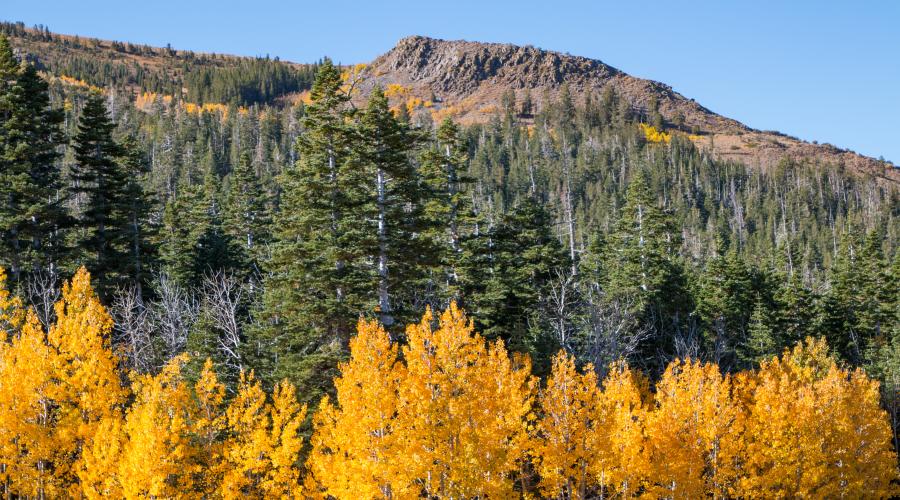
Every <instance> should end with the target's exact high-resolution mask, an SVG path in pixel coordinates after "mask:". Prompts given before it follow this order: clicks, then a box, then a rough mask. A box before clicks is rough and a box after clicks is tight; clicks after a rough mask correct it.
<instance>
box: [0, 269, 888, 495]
mask: <svg viewBox="0 0 900 500" xmlns="http://www.w3.org/2000/svg"><path fill="white" fill-rule="evenodd" d="M3 281H5V275H4V274H3V273H2V272H0V285H2V282H3ZM55 309H56V319H55V322H54V323H53V324H52V325H50V326H49V328H46V329H45V328H44V327H43V326H42V325H41V323H40V321H39V320H38V318H37V316H36V314H35V312H34V310H33V309H26V308H25V307H24V306H23V304H22V301H21V300H20V299H18V298H16V297H14V296H11V295H10V294H9V293H8V292H7V291H6V290H5V289H4V288H3V287H2V286H0V314H2V316H0V318H2V320H3V323H2V335H3V339H2V342H0V490H2V492H3V494H4V496H6V497H20V498H21V497H26V498H27V497H35V498H45V497H62V496H67V497H75V496H84V497H87V498H106V497H124V498H138V497H141V498H143V497H148V496H150V497H176V496H177V497H197V498H235V497H238V496H240V497H249V498H268V497H281V498H302V497H305V498H395V497H396V498H413V497H415V498H420V497H425V498H449V497H453V498H458V497H463V498H485V497H504V498H505V497H512V496H528V495H540V496H541V497H544V498H593V497H597V496H601V497H605V496H621V497H638V496H642V497H644V496H650V497H658V498H675V497H689V498H696V497H706V496H713V497H731V498H740V497H747V496H749V497H781V496H784V497H806V496H811V497H843V496H847V497H851V498H859V497H866V498H888V497H891V496H892V495H896V494H897V486H896V480H897V479H898V470H897V464H896V456H895V454H894V450H893V446H892V444H891V432H890V425H889V423H888V421H887V415H886V414H885V412H884V410H882V409H881V408H880V407H879V404H878V398H879V397H878V384H877V382H874V381H872V380H871V379H870V378H869V377H868V376H867V375H866V374H865V373H864V372H863V371H862V370H860V369H857V370H853V371H848V370H846V369H843V368H841V367H840V366H839V365H838V364H837V363H836V362H835V360H834V359H833V358H832V357H830V356H829V355H828V347H827V345H826V344H825V342H824V341H822V340H813V339H812V338H809V339H806V340H805V341H803V342H801V343H799V344H798V345H797V346H796V347H794V348H793V349H787V350H785V351H784V353H783V354H782V355H781V356H779V357H773V358H769V359H766V360H763V361H762V362H761V365H760V368H759V369H758V370H752V371H742V372H739V373H735V374H733V375H722V372H721V370H720V368H719V367H718V366H716V365H715V364H714V363H704V362H701V361H697V360H692V359H684V360H675V361H673V362H671V363H670V364H669V366H668V367H667V368H666V370H665V372H664V374H663V375H662V377H661V378H660V380H659V381H658V382H657V383H656V384H655V387H654V390H651V389H650V387H651V384H650V382H649V380H648V379H647V378H646V377H645V376H644V375H642V374H641V373H640V372H639V371H637V370H633V369H631V368H630V367H629V366H628V365H627V364H626V363H625V362H623V361H618V362H615V363H612V364H611V365H609V366H608V367H606V368H604V369H603V370H601V373H604V374H605V375H603V376H602V378H601V377H599V376H598V370H595V368H594V366H592V365H590V364H588V365H586V366H585V367H584V369H583V371H579V370H578V369H577V368H576V366H575V361H574V359H573V358H572V357H571V356H570V355H568V354H566V353H565V352H563V351H560V352H559V353H558V354H557V355H555V356H554V358H553V362H552V369H551V371H550V374H549V376H548V378H547V380H546V383H543V384H542V383H540V382H539V380H538V379H537V378H535V377H534V376H533V375H532V374H531V366H530V360H529V358H528V356H521V355H515V354H514V355H512V356H510V355H509V354H508V352H507V350H506V348H505V346H504V343H503V342H502V341H496V342H486V341H485V339H484V338H483V337H481V336H480V335H478V334H477V333H474V330H473V325H472V322H471V321H470V320H469V319H467V318H466V316H465V314H464V313H463V312H462V311H461V310H460V309H458V308H457V306H456V304H454V303H451V305H450V307H449V309H447V310H446V311H444V312H443V313H442V314H441V315H440V318H435V317H434V316H432V313H431V311H430V310H429V311H428V312H426V313H425V315H424V316H423V317H422V319H421V321H420V322H418V323H415V324H412V325H410V326H408V327H407V328H406V335H405V339H406V340H405V342H403V345H402V346H401V345H400V344H399V343H398V342H397V341H393V340H391V335H390V334H389V333H388V332H387V331H386V330H385V329H384V328H383V327H382V326H381V325H379V324H378V322H377V321H374V320H371V321H370V320H364V319H360V321H359V323H358V325H357V334H356V335H355V336H354V337H353V338H352V339H351V341H350V357H349V360H348V361H346V362H344V363H341V364H340V365H339V375H338V377H337V378H336V379H335V381H334V384H335V387H336V394H335V397H334V399H331V398H328V397H326V398H325V399H324V400H323V401H322V402H321V404H320V405H319V407H318V410H317V411H316V412H315V414H314V415H313V417H312V420H313V430H312V435H311V437H310V438H309V439H307V438H306V437H305V434H304V433H303V432H301V428H302V427H303V422H304V418H305V416H306V413H307V407H306V406H305V405H303V406H301V405H300V404H298V402H297V400H296V395H295V392H294V390H295V389H294V386H293V385H291V384H290V383H289V382H287V381H282V382H279V383H278V384H276V385H275V386H274V387H273V389H272V391H271V392H270V393H269V394H267V393H266V392H265V391H264V390H263V388H262V386H261V384H260V383H259V381H257V380H256V378H255V377H254V374H253V371H252V370H251V371H249V372H248V371H245V370H242V371H241V372H240V376H239V379H238V381H237V384H236V392H235V393H234V394H232V395H228V393H227V389H226V387H225V385H224V384H223V383H221V382H220V381H219V379H218V377H217V374H216V371H215V369H214V368H213V364H212V362H211V361H210V360H207V361H206V362H205V363H204V364H203V365H202V368H201V369H200V371H199V373H198V375H197V376H196V377H195V378H191V377H189V376H187V374H186V372H185V370H184V368H185V364H186V363H187V362H188V357H187V355H180V356H177V357H175V358H173V359H172V360H170V361H168V362H167V363H166V365H165V366H164V367H163V368H162V370H160V371H159V372H157V373H156V374H152V375H151V374H140V373H135V372H129V371H128V370H123V369H122V368H121V364H120V358H119V355H118V354H117V353H116V352H115V351H114V350H113V349H114V348H113V346H112V345H111V343H110V334H111V331H112V328H113V319H112V317H111V316H110V315H109V313H108V312H107V311H106V309H105V308H104V307H103V306H102V305H101V304H100V302H99V299H98V297H97V296H96V294H94V292H93V291H92V289H91V286H90V276H89V275H88V273H87V272H86V271H84V269H81V270H79V271H78V272H77V273H76V274H75V277H74V278H73V279H72V281H71V282H70V283H66V284H65V285H64V286H63V289H62V293H61V298H60V300H59V301H58V302H57V303H56V305H55ZM401 351H402V352H401ZM599 380H602V382H598V381H599Z"/></svg>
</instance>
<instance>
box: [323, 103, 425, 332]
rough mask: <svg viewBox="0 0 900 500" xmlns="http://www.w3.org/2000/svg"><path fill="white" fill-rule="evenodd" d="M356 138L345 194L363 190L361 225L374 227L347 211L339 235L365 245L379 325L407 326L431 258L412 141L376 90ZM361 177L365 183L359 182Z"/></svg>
mask: <svg viewBox="0 0 900 500" xmlns="http://www.w3.org/2000/svg"><path fill="white" fill-rule="evenodd" d="M357 134H358V135H357V137H358V139H357V140H356V141H355V145H354V155H353V158H352V159H351V162H352V163H356V164H358V165H359V166H358V168H348V169H346V170H345V173H344V175H343V176H342V179H341V180H342V185H343V186H345V187H343V189H344V190H345V191H346V190H347V189H348V188H349V187H350V186H354V185H356V184H357V183H360V185H362V186H368V189H367V191H368V192H363V193H360V194H361V197H360V198H361V199H362V200H364V201H363V203H364V205H363V206H364V207H366V211H367V212H369V215H368V216H367V217H365V218H364V220H372V221H374V227H373V226H372V224H365V223H363V224H360V223H359V222H360V221H358V220H357V217H347V216H348V215H351V212H349V211H348V212H345V214H344V215H345V218H344V220H343V221H342V222H343V223H342V231H341V232H342V234H343V235H345V236H346V237H347V238H348V239H350V241H351V242H352V241H357V242H363V244H364V245H367V246H368V248H367V249H366V253H367V254H369V255H371V256H372V257H373V258H374V261H375V263H376V272H377V283H376V284H375V287H370V288H369V289H370V290H371V289H372V288H374V289H376V290H377V294H378V306H377V311H378V318H379V321H380V323H381V324H382V325H384V326H386V327H390V326H392V325H393V324H394V323H395V321H396V318H397V317H398V316H399V318H400V319H402V320H404V321H406V320H411V319H412V318H414V315H416V314H417V311H416V308H415V307H414V306H415V305H417V304H415V301H416V300H415V299H416V294H417V292H421V289H420V290H416V288H417V287H416V286H415V283H416V282H421V281H422V277H423V276H426V275H427V267H428V266H427V265H426V263H428V262H431V261H433V258H434V255H433V254H434V252H432V251H431V248H430V245H429V243H430V242H429V241H428V239H427V238H426V237H424V235H423V234H422V232H423V229H425V226H424V224H425V219H424V218H423V217H422V204H423V193H422V192H421V189H420V187H419V185H420V183H419V177H418V174H417V172H416V170H415V168H414V166H413V164H412V162H411V159H412V158H411V153H412V149H413V148H414V146H415V145H416V143H417V136H416V135H415V134H413V132H412V131H411V130H409V128H408V126H407V125H406V124H405V123H403V122H401V121H399V120H398V119H397V118H395V117H394V114H393V113H392V112H391V110H390V108H389V107H388V100H387V97H385V95H384V93H383V92H382V91H381V89H380V88H377V87H376V88H375V90H374V91H373V92H372V94H371V96H370V97H369V103H368V105H367V107H366V109H365V112H364V113H362V116H361V117H360V123H359V129H358V131H357ZM361 174H364V175H366V176H367V177H368V179H359V178H358V177H359V176H360V175H361ZM345 196H347V195H346V194H345ZM373 236H374V237H373ZM348 243H349V242H348ZM404 289H405V291H406V292H407V295H405V296H404V294H403V293H402V292H401V290H404Z"/></svg>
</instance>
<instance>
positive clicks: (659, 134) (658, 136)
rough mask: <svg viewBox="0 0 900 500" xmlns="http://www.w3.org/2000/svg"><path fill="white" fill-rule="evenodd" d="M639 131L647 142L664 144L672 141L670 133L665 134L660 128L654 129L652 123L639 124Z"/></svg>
mask: <svg viewBox="0 0 900 500" xmlns="http://www.w3.org/2000/svg"><path fill="white" fill-rule="evenodd" d="M640 127H641V131H642V132H643V133H644V137H645V138H646V139H647V140H648V141H649V142H664V143H666V144H668V143H670V142H672V135H671V134H667V133H666V132H663V131H661V130H656V128H655V127H654V126H652V125H648V124H646V123H641V124H640Z"/></svg>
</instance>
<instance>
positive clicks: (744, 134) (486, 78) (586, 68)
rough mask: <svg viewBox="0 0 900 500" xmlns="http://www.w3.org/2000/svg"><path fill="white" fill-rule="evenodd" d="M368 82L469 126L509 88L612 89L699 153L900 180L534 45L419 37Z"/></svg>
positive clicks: (867, 163)
mask: <svg viewBox="0 0 900 500" xmlns="http://www.w3.org/2000/svg"><path fill="white" fill-rule="evenodd" d="M366 76H367V79H368V82H366V84H364V85H362V88H363V93H365V92H366V91H369V90H371V88H372V87H374V85H381V86H383V87H385V86H387V85H401V86H405V87H407V88H408V89H409V92H410V94H412V95H415V96H416V97H418V98H419V99H421V100H423V101H424V100H426V99H429V97H431V96H433V97H434V98H435V101H438V102H439V104H435V107H436V108H438V111H440V110H441V109H445V110H446V109H449V108H452V112H450V113H447V114H451V115H453V116H454V117H455V118H456V119H458V120H459V121H461V122H463V123H482V122H486V121H488V120H489V119H490V116H491V115H492V114H493V111H494V110H495V108H496V106H497V105H498V104H499V103H500V100H501V97H502V96H503V94H504V93H506V92H508V91H510V90H512V91H513V92H515V94H516V97H517V99H522V96H523V94H524V93H525V92H526V91H528V92H530V93H531V98H532V99H533V100H534V101H535V102H536V104H538V105H541V102H540V101H541V100H542V99H543V98H544V97H545V94H546V95H547V96H549V97H550V98H555V97H556V96H558V94H559V92H560V90H561V88H562V86H563V85H564V84H565V85H568V88H569V91H570V92H571V94H572V95H573V97H574V98H576V100H583V99H584V97H585V95H586V94H587V93H588V92H591V93H592V94H593V95H594V97H599V95H600V93H601V92H602V91H603V90H604V89H605V88H606V87H607V86H609V87H611V88H613V89H614V90H615V91H616V93H617V94H618V95H619V96H620V97H624V98H625V99H626V100H627V101H628V103H629V104H630V105H631V106H632V108H634V109H636V110H638V112H643V113H646V112H648V107H649V106H651V103H652V101H653V100H654V99H655V100H656V102H657V103H658V110H659V113H660V114H661V115H662V117H663V119H664V120H665V122H666V127H667V128H671V129H681V130H684V131H686V132H692V135H693V136H694V137H693V139H692V140H693V141H694V142H695V144H697V146H698V147H701V148H706V149H709V150H710V151H712V152H713V154H714V155H715V156H717V157H719V158H721V159H726V160H734V161H739V162H742V163H745V164H747V165H748V166H750V167H757V168H764V169H765V168H771V167H773V166H775V165H777V164H778V163H779V162H781V161H782V159H783V158H790V159H792V160H795V161H808V162H810V163H813V164H815V163H823V164H828V163H830V164H839V165H844V166H845V167H847V168H849V169H850V170H851V171H855V172H859V173H864V174H870V175H874V176H876V177H882V178H884V179H886V180H891V181H894V182H900V170H898V169H897V168H894V167H893V166H891V165H890V164H889V163H888V162H883V161H880V160H876V159H874V158H871V157H868V156H865V155H862V154H859V153H856V152H853V151H850V150H847V149H841V148H838V147H836V146H833V145H831V144H818V143H816V142H808V141H804V140H801V139H798V138H795V137H791V136H789V135H786V134H783V133H780V132H775V131H764V130H758V129H754V128H751V127H749V126H747V125H745V124H743V123H741V122H739V121H737V120H734V119H732V118H728V117H726V116H723V115H720V114H718V113H715V112H713V111H711V110H709V109H707V108H706V107H704V106H702V105H701V104H700V103H698V102H697V101H695V100H694V99H690V98H687V97H685V96H684V95H682V94H680V93H679V92H677V91H675V90H674V89H673V88H672V87H671V86H669V85H667V84H665V83H662V82H658V81H654V80H649V79H642V78H638V77H634V76H631V75H629V74H627V73H625V72H623V71H621V70H619V69H617V68H615V67H613V66H610V65H608V64H606V63H603V62H602V61H600V60H597V59H591V58H587V57H583V56H574V55H569V54H563V53H560V52H555V51H549V50H543V49H539V48H535V47H532V46H518V45H514V44H504V43H483V42H473V41H466V40H441V39H437V38H430V37H426V36H421V35H413V36H408V37H405V38H402V39H401V40H400V41H399V42H398V43H397V45H396V46H395V47H394V48H392V49H391V50H389V51H388V52H386V53H384V54H382V55H381V56H379V57H377V58H376V59H375V60H373V61H372V63H371V64H369V65H368V67H367V70H366Z"/></svg>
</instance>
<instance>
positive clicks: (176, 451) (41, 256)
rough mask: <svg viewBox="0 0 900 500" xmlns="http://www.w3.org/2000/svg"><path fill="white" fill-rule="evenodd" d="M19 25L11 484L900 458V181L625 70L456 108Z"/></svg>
mask: <svg viewBox="0 0 900 500" xmlns="http://www.w3.org/2000/svg"><path fill="white" fill-rule="evenodd" d="M3 31H5V32H6V33H8V34H9V35H10V37H11V38H7V37H4V36H2V35H0V177H2V179H0V267H2V268H3V269H5V272H4V274H3V275H2V277H3V281H4V287H3V291H2V292H0V332H2V333H0V489H2V490H3V493H4V495H5V496H7V497H40V498H46V497H51V498H54V497H68V496H87V497H101V496H104V497H105V496H114V497H128V498H133V497H148V496H152V497H173V496H196V497H200V498H217V497H227V498H231V497H236V496H241V497H245V496H248V497H254V498H256V497H260V498H262V497H294V498H299V497H315V498H318V497H322V498H357V497H378V498H394V497H398V498H408V497H426V498H450V497H457V498H458V497H465V498H476V497H477V498H484V497H516V496H522V497H531V496H537V497H544V498H594V497H602V498H605V497H607V496H622V497H628V496H649V497H656V498H676V497H688V498H693V497H698V496H713V497H766V498H768V497H798V496H813V497H834V496H849V497H884V498H886V497H891V496H895V495H898V494H900V493H898V491H897V486H898V484H900V483H898V481H900V477H898V469H897V464H898V462H897V460H898V455H897V454H896V450H897V449H898V441H897V440H898V431H900V393H898V389H900V321H898V320H900V317H898V316H900V300H898V299H900V290H898V283H900V252H898V248H897V242H898V236H900V233H898V230H900V224H898V214H900V203H898V202H900V189H898V186H897V185H896V183H893V182H892V181H890V180H885V179H883V178H875V177H869V176H866V175H863V174H860V173H857V172H849V171H846V170H845V169H844V168H843V167H842V166H841V165H830V164H821V163H817V162H815V161H799V160H793V161H792V160H787V159H786V160H784V161H782V163H781V164H779V165H778V166H777V167H775V168H769V169H759V168H749V167H747V166H745V165H742V164H739V163H734V162H725V161H720V160H717V159H715V158H713V157H711V156H710V154H709V153H708V152H707V151H705V150H703V149H700V148H698V147H696V146H695V145H694V144H693V142H692V141H691V140H690V137H689V136H688V132H687V131H682V130H680V128H679V127H678V126H677V124H674V123H669V122H667V121H666V120H665V119H663V117H662V116H661V115H660V114H659V113H658V111H656V109H655V106H654V105H651V106H650V107H649V109H645V108H642V109H636V108H635V107H633V106H631V105H630V103H628V102H626V101H625V100H623V99H620V98H619V97H618V96H617V95H616V94H615V92H613V91H611V90H607V91H604V92H603V93H601V94H600V95H593V94H591V93H586V94H583V95H582V94H576V93H574V92H569V89H568V88H566V87H565V86H563V88H562V91H561V92H560V95H559V97H558V98H556V99H548V98H543V99H541V100H540V102H541V103H542V106H541V107H539V108H538V107H536V106H535V105H534V104H533V103H532V99H531V96H530V95H525V96H524V97H517V96H516V95H515V94H514V93H513V94H507V95H505V96H504V97H503V99H502V102H500V103H498V106H497V109H496V110H495V112H494V116H493V117H492V118H491V119H490V120H489V121H488V122H487V123H480V124H470V125H461V124H458V123H455V122H454V121H453V119H452V116H442V115H441V113H435V112H433V111H431V110H429V109H428V108H426V107H424V106H408V105H407V104H408V103H407V102H404V101H403V100H402V96H397V95H394V93H393V92H391V89H385V90H381V89H378V88H377V87H376V89H375V90H374V91H373V92H372V93H371V94H370V95H368V96H366V97H365V99H362V96H359V95H358V94H356V92H357V91H358V88H359V87H358V85H357V83H358V82H356V81H355V79H357V78H360V74H359V73H358V72H356V71H354V70H353V68H348V67H342V66H340V65H336V64H334V63H333V62H332V61H330V60H329V59H327V58H326V59H323V60H322V61H320V62H318V63H316V64H314V65H308V66H304V67H302V68H299V67H294V66H287V65H285V64H284V63H280V62H279V61H277V60H268V59H266V58H262V59H256V60H241V61H239V62H234V61H231V62H229V63H228V64H224V63H223V64H222V65H218V64H212V63H210V64H205V63H199V62H190V61H184V62H182V63H181V64H182V65H183V67H184V68H185V71H184V72H181V73H178V74H179V75H181V76H180V77H179V78H181V79H180V80H179V81H178V83H177V84H174V83H171V82H170V83H169V84H165V85H163V84H158V83H153V84H150V83H149V82H150V81H151V79H142V78H143V77H141V78H136V75H139V74H143V73H142V72H140V71H137V70H136V69H135V70H134V71H132V70H131V69H127V68H125V67H124V66H123V68H122V70H121V71H119V70H116V69H110V70H109V71H107V70H105V69H104V70H102V71H98V70H97V69H96V68H91V67H88V66H84V64H88V61H90V59H80V58H79V57H78V56H74V55H73V56H71V57H70V59H69V61H70V64H69V65H67V66H62V65H59V64H56V63H54V64H53V65H51V64H44V63H43V62H42V61H41V59H40V57H36V58H35V57H30V56H29V55H28V54H27V51H28V47H29V45H25V46H24V50H23V49H22V48H18V47H17V48H15V49H14V48H13V45H12V44H11V43H10V40H13V41H17V40H23V39H24V40H32V39H34V40H32V41H33V42H34V43H37V41H41V42H42V43H43V42H48V43H62V42H60V41H59V40H57V39H54V36H55V35H51V34H49V32H46V33H44V32H40V33H39V32H38V31H36V30H26V31H22V32H21V33H20V32H18V31H16V27H15V25H4V30H3ZM26 35H27V36H26ZM29 37H30V38H29ZM36 37H41V38H40V39H39V40H38V39H37V38H36ZM65 43H74V41H72V40H69V39H65ZM78 43H92V42H78ZM42 50H43V49H42ZM104 50H119V49H118V48H114V49H104ZM121 50H122V51H124V52H128V51H132V52H139V51H140V50H147V51H152V50H157V51H160V50H163V49H150V48H147V49H140V48H137V47H130V48H129V47H125V46H122V47H121ZM171 57H172V58H173V59H172V60H173V61H178V60H180V59H181V58H188V57H194V58H202V57H206V58H209V59H215V58H214V57H210V56H196V55H188V54H186V53H182V52H174V51H173V54H172V55H171ZM223 60H224V59H223ZM54 61H58V59H54ZM79 68H81V69H79ZM110 68H114V66H110ZM187 68H191V69H190V71H188V70H187ZM298 68H299V69H298ZM132 69H133V68H132ZM142 71H143V70H142ZM166 74H167V73H166V72H161V73H153V75H155V76H154V77H153V78H154V80H153V81H157V80H159V81H163V76H164V75H166ZM88 75H91V76H88ZM360 103H362V104H360Z"/></svg>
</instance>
